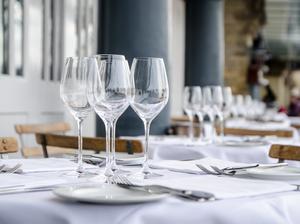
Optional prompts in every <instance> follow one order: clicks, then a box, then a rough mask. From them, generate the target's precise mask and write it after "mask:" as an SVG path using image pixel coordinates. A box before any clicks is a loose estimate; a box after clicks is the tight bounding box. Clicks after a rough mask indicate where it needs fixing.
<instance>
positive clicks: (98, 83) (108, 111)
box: [88, 55, 131, 182]
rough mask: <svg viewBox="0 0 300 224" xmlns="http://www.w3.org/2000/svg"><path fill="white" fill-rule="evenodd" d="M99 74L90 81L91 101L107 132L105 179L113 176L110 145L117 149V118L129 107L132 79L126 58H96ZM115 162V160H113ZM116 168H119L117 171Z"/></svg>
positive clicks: (94, 74) (89, 94)
mask: <svg viewBox="0 0 300 224" xmlns="http://www.w3.org/2000/svg"><path fill="white" fill-rule="evenodd" d="M94 59H95V60H96V61H97V65H98V70H97V72H94V73H91V74H92V75H90V76H89V79H88V85H89V88H88V100H89V102H90V104H91V105H92V107H93V108H94V110H95V112H96V113H97V114H98V116H99V117H100V118H101V119H102V121H103V122H104V125H105V131H106V166H105V172H104V175H105V176H106V177H107V181H108V182H109V178H110V177H112V176H113V170H112V165H113V166H114V165H115V164H112V163H111V155H110V150H111V145H112V146H113V147H114V142H112V141H114V139H113V140H112V139H111V136H113V137H114V136H115V133H114V132H115V125H116V122H117V120H118V118H119V117H120V116H121V114H122V113H123V112H124V111H125V110H126V109H127V107H128V106H129V98H130V88H131V86H130V78H129V66H128V62H127V61H126V60H125V57H124V56H123V55H96V56H94ZM113 159H115V157H113ZM114 168H116V167H114Z"/></svg>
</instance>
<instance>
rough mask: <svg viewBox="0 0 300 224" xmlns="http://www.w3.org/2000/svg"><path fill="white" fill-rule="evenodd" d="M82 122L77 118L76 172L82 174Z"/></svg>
mask: <svg viewBox="0 0 300 224" xmlns="http://www.w3.org/2000/svg"><path fill="white" fill-rule="evenodd" d="M82 122H83V119H81V118H78V119H77V126H78V161H77V163H78V167H77V172H78V173H82V172H83V165H82Z"/></svg>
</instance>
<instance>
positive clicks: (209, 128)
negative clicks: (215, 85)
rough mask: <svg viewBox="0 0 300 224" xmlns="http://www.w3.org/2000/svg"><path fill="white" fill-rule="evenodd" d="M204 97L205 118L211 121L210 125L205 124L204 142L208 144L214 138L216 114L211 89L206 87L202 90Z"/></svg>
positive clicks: (203, 109)
mask: <svg viewBox="0 0 300 224" xmlns="http://www.w3.org/2000/svg"><path fill="white" fill-rule="evenodd" d="M202 96H203V99H202V100H203V108H202V111H203V117H206V115H207V118H208V120H209V122H208V124H205V123H204V125H203V126H204V140H205V141H206V142H208V143H210V142H212V140H213V138H214V127H213V123H214V112H213V102H212V92H211V87H209V86H205V87H203V88H202Z"/></svg>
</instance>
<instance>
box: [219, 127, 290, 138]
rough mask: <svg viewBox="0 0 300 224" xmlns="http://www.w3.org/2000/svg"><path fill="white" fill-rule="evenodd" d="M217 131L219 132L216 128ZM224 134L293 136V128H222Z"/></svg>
mask: <svg viewBox="0 0 300 224" xmlns="http://www.w3.org/2000/svg"><path fill="white" fill-rule="evenodd" d="M217 132H219V131H218V130H217ZM224 134H225V135H240V136H247V135H250V136H253V135H256V136H272V135H273V136H277V137H286V138H291V137H293V134H294V132H293V130H254V129H244V128H224Z"/></svg>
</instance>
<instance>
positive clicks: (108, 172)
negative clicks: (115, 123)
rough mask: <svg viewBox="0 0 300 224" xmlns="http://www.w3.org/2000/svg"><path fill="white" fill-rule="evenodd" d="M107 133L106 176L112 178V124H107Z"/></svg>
mask: <svg viewBox="0 0 300 224" xmlns="http://www.w3.org/2000/svg"><path fill="white" fill-rule="evenodd" d="M104 124H105V132H106V161H105V162H106V164H105V171H104V175H105V176H106V177H107V181H108V182H109V180H108V177H111V176H112V175H113V172H112V170H111V163H110V160H111V159H110V141H111V138H110V136H111V124H110V123H109V122H105V123H104Z"/></svg>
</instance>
